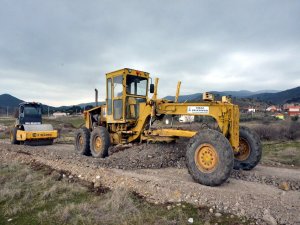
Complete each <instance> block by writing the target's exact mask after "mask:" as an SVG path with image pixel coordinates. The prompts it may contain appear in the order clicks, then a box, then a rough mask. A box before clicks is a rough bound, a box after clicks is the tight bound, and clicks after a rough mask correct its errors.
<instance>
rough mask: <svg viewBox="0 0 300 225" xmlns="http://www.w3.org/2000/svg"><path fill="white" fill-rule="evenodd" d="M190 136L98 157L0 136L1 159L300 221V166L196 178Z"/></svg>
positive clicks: (274, 219)
mask: <svg viewBox="0 0 300 225" xmlns="http://www.w3.org/2000/svg"><path fill="white" fill-rule="evenodd" d="M186 144H187V143H186V141H184V140H180V141H179V143H176V144H136V145H133V146H127V147H128V148H127V149H124V148H121V147H113V148H110V156H109V157H108V158H105V159H94V158H92V157H88V156H81V155H78V154H76V153H75V152H74V146H73V145H70V144H55V145H53V146H40V147H29V146H12V145H10V144H9V142H8V141H7V140H4V141H1V142H0V161H1V160H4V161H8V160H17V161H19V162H23V163H30V162H31V163H32V162H35V163H41V164H44V165H47V166H50V167H52V168H54V169H56V170H58V171H60V174H61V175H62V176H64V177H66V178H69V179H74V178H75V177H76V178H77V179H81V180H83V181H88V182H92V183H93V184H94V186H96V187H97V186H100V185H103V186H105V187H108V188H111V189H114V188H117V187H124V188H128V189H129V190H130V191H134V192H136V193H138V194H140V195H141V196H144V197H145V198H147V199H148V200H149V201H151V202H157V203H166V202H181V201H185V202H188V203H192V204H194V205H196V206H208V207H210V208H211V211H212V212H213V213H216V212H220V213H222V212H226V213H232V214H235V215H238V216H239V217H241V218H242V217H247V218H253V219H256V220H257V224H300V215H299V212H300V170H299V169H289V168H276V167H269V166H263V165H259V166H257V167H256V168H255V169H254V170H252V171H234V172H233V173H232V175H231V178H230V179H229V180H228V181H227V182H226V183H225V184H223V185H222V186H220V187H207V186H203V185H200V184H198V183H195V182H194V181H193V180H192V178H191V177H190V175H189V174H188V172H187V169H186V167H185V147H186Z"/></svg>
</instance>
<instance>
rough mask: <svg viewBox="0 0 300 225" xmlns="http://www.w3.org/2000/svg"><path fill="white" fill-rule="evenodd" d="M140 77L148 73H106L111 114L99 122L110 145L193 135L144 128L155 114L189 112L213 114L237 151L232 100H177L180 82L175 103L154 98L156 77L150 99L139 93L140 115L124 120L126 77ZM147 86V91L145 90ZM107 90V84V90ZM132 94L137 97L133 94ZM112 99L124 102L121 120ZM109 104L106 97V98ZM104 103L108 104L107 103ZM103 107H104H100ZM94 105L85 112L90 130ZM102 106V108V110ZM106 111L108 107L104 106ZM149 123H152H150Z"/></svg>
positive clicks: (235, 111) (235, 110) (236, 112)
mask: <svg viewBox="0 0 300 225" xmlns="http://www.w3.org/2000/svg"><path fill="white" fill-rule="evenodd" d="M120 75H122V76H123V92H122V97H114V96H113V92H114V90H113V87H114V85H113V79H114V77H117V76H120ZM127 75H133V76H140V77H144V78H146V79H147V80H148V83H149V78H150V77H149V73H146V72H142V71H137V70H133V69H128V68H125V69H122V70H117V71H114V72H111V73H108V74H106V81H107V80H108V79H110V78H111V79H112V84H111V92H112V93H111V96H112V114H111V115H106V117H105V118H103V117H101V119H100V120H101V121H103V120H105V122H106V126H107V129H108V131H109V132H110V135H111V141H112V143H113V144H120V143H129V142H133V141H136V140H148V141H149V140H152V141H172V140H175V139H176V138H178V137H187V138H190V137H193V136H194V135H195V134H196V132H195V131H188V130H176V129H159V130H154V129H151V128H150V129H146V128H145V127H146V126H147V125H150V124H151V121H152V118H154V117H155V116H156V115H191V116H211V117H213V118H214V119H215V120H216V122H217V123H218V126H219V128H220V130H221V132H222V133H223V135H224V136H225V137H227V138H228V140H229V142H230V144H231V146H232V148H233V150H234V151H235V152H238V151H239V108H238V106H237V105H234V104H232V103H231V100H230V99H229V98H227V97H225V96H224V97H222V101H214V99H213V96H209V93H208V94H206V95H205V96H206V97H205V98H204V100H206V102H199V103H178V98H179V93H180V85H181V82H179V83H178V85H177V90H176V97H175V102H172V101H168V100H164V99H157V90H158V81H159V79H158V78H156V79H155V88H154V94H153V96H152V98H151V99H150V98H148V94H147V95H146V96H141V97H142V98H145V99H146V102H145V103H139V115H138V117H137V119H136V120H132V119H126V115H125V113H126V108H125V107H126V97H128V96H131V95H129V94H127V93H126V76H127ZM148 86H149V85H147V93H148ZM107 91H108V87H107V90H106V93H107ZM132 97H138V96H135V95H132ZM115 99H122V101H123V116H122V117H123V118H122V119H121V120H114V118H113V114H114V112H113V109H114V107H113V101H114V100H115ZM106 103H108V100H106ZM106 105H107V104H106ZM102 107H105V106H102ZM99 108H100V107H98V108H94V109H92V110H89V111H86V112H85V120H86V127H87V128H89V129H92V124H91V121H90V119H89V118H90V115H89V114H92V113H93V111H95V110H97V109H99ZM104 109H105V108H101V111H102V110H104ZM106 110H107V109H106ZM150 126H151V125H150Z"/></svg>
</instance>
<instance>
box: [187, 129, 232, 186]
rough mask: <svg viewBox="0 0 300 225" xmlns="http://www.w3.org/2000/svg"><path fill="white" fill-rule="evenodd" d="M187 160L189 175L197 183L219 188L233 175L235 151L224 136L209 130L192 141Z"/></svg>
mask: <svg viewBox="0 0 300 225" xmlns="http://www.w3.org/2000/svg"><path fill="white" fill-rule="evenodd" d="M186 160H187V167H188V170H189V173H190V174H191V176H192V177H193V179H194V180H195V181H196V182H198V183H200V184H203V185H207V186H218V185H221V184H222V183H224V182H225V181H226V180H227V179H228V177H229V176H230V174H231V171H232V168H233V161H234V158H233V150H232V147H231V145H230V143H229V141H228V140H227V138H226V137H225V136H224V135H223V134H221V133H220V132H218V131H215V130H210V129H207V130H203V131H200V132H199V133H198V134H196V135H195V136H194V137H193V138H192V139H191V140H190V143H189V145H188V149H187V152H186Z"/></svg>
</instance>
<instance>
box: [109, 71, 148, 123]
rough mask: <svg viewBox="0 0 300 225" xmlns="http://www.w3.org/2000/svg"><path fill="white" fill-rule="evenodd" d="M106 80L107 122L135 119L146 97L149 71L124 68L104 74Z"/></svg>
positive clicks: (123, 121)
mask: <svg viewBox="0 0 300 225" xmlns="http://www.w3.org/2000/svg"><path fill="white" fill-rule="evenodd" d="M106 82H107V90H106V105H107V115H106V119H107V123H108V124H109V123H127V122H133V121H136V120H137V119H138V115H139V104H140V103H145V102H146V101H147V98H148V89H149V88H148V86H149V73H147V72H141V71H138V70H132V69H127V68H126V69H122V70H118V71H115V72H112V73H108V74H106Z"/></svg>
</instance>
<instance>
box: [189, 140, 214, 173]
mask: <svg viewBox="0 0 300 225" xmlns="http://www.w3.org/2000/svg"><path fill="white" fill-rule="evenodd" d="M218 161H219V159H218V154H217V151H216V150H215V148H214V147H213V146H212V145H210V144H203V145H201V146H200V147H199V148H198V149H197V150H196V152H195V162H196V165H197V167H198V168H199V170H201V171H202V172H205V173H211V172H213V171H214V170H215V168H216V166H217V164H218Z"/></svg>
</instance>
